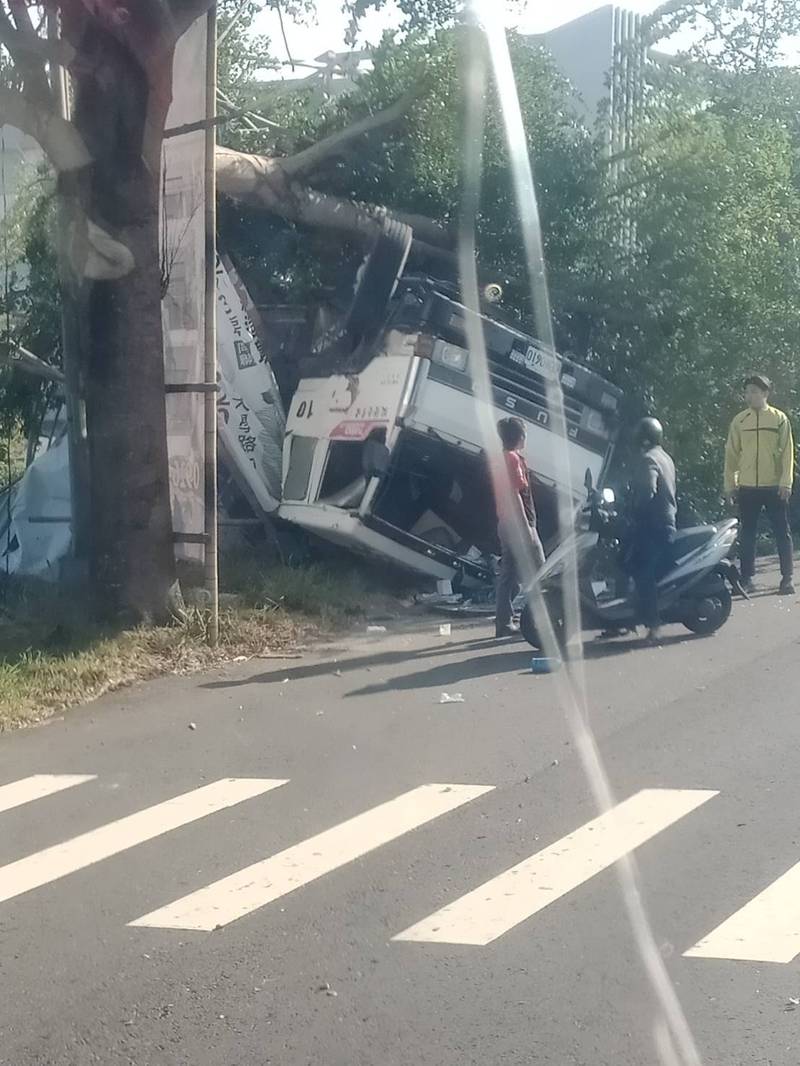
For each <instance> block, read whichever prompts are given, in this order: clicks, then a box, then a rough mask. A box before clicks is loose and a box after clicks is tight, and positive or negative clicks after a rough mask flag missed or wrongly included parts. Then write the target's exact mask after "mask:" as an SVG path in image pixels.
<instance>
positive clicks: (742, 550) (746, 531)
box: [739, 488, 793, 581]
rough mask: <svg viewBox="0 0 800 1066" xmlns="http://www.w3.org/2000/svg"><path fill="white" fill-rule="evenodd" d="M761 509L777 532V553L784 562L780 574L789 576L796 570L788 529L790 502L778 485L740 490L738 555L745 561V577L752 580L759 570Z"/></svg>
mask: <svg viewBox="0 0 800 1066" xmlns="http://www.w3.org/2000/svg"><path fill="white" fill-rule="evenodd" d="M762 510H766V512H767V517H768V518H769V521H770V524H771V526H772V532H773V533H774V534H775V542H776V544H777V547H778V556H779V558H780V561H781V575H782V577H784V578H787V579H788V578H790V577H791V576H792V570H793V552H792V533H791V530H790V528H789V504H788V502H787V501H786V500H782V499H781V498H780V495H779V494H778V490H777V489H776V488H767V489H749V488H743V489H739V516H740V519H741V529H740V531H739V558H740V560H741V563H742V577H743V578H744V580H745V581H749V580H750V579H751V578H752V576H753V574H754V573H755V572H756V534H757V532H758V519H759V518H760V516H761V512H762Z"/></svg>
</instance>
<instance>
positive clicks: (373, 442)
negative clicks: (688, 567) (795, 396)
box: [279, 275, 622, 583]
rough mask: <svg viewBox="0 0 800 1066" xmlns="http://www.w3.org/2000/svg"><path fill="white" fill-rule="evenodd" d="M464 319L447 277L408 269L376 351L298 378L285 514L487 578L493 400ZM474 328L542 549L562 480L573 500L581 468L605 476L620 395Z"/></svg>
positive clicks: (512, 337) (428, 568)
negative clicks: (518, 442) (563, 427)
mask: <svg viewBox="0 0 800 1066" xmlns="http://www.w3.org/2000/svg"><path fill="white" fill-rule="evenodd" d="M466 315H467V309H466V308H465V307H464V305H463V304H462V303H460V302H459V301H458V299H457V294H456V291H455V289H454V288H453V287H452V286H450V285H448V284H447V283H444V282H437V281H436V280H435V279H432V278H430V277H427V276H413V275H412V276H407V277H405V276H404V277H402V278H401V279H400V281H399V283H398V285H397V288H396V290H395V292H394V294H393V297H392V299H391V301H390V304H389V307H388V310H387V315H386V318H385V321H384V323H383V326H382V328H381V329H380V331H379V332H378V333H377V339H376V340H375V342H374V343H373V344H372V348H371V353H370V357H368V358H367V359H363V358H362V361H361V364H360V365H359V366H358V367H356V368H355V369H353V368H350V369H347V370H346V371H344V372H342V373H333V374H331V375H328V376H319V377H316V376H308V377H304V378H302V379H301V380H300V382H299V385H298V387H297V389H296V391H295V393H294V396H293V398H292V401H291V405H290V408H289V412H288V417H287V424H286V440H285V447H284V453H283V494H282V502H281V506H280V510H279V514H280V515H281V517H282V518H284V519H286V520H287V521H289V522H292V523H295V524H296V525H299V526H301V527H303V528H304V529H307V530H309V531H311V532H313V533H315V534H317V535H319V536H321V537H323V538H326V539H328V540H331V541H334V542H336V543H339V544H341V545H344V546H347V547H349V548H352V549H354V550H357V551H361V552H366V553H369V554H371V555H373V556H378V557H380V558H382V559H385V560H386V561H387V562H391V563H392V564H394V565H396V566H399V567H402V568H404V569H406V570H411V571H414V572H416V573H419V574H422V575H426V576H429V577H431V578H436V579H450V580H452V579H453V578H455V577H459V578H460V579H462V580H465V581H466V582H467V583H472V582H483V581H486V580H489V579H491V577H492V556H493V555H494V554H495V553H496V552H497V550H498V546H497V539H496V521H495V514H494V502H493V493H492V486H491V479H490V474H489V467H488V462H487V448H486V441H485V440H484V439H483V436H482V433H481V429H480V426H481V419H480V418H479V417H478V416H479V411H478V407H477V405H478V404H485V403H486V402H487V401H486V399H485V398H483V399H481V398H479V397H478V390H477V389H476V375H475V367H473V366H471V358H472V356H471V353H470V351H469V349H468V344H467V339H466V331H465V320H466ZM481 324H482V327H483V331H484V336H485V340H486V348H487V356H488V364H489V365H488V371H489V381H490V390H491V400H490V402H491V407H492V411H491V415H492V421H493V423H494V422H496V421H497V420H498V419H500V418H501V417H503V416H506V415H509V414H513V415H515V416H517V417H518V418H520V419H522V421H523V422H524V423H525V425H526V428H527V449H526V460H527V465H528V469H529V471H530V475H531V485H532V489H533V494H534V499H535V502H536V506H537V513H538V515H539V527H540V533H541V535H542V538H543V540H544V542H545V546H546V547H547V546H548V542H549V543H550V545H552V544H553V543H554V538H555V536H556V531H557V520H556V491H557V489H558V488H562V489H564V490H566V491H568V492H569V493H570V494H571V496H572V497H573V498H574V500H575V503H576V506H579V504H580V502H581V500H582V498H583V494H584V487H583V486H584V478H585V475H586V471H587V470H589V471H591V473H592V478H593V481H594V484H596V485H601V484H602V481H603V477H604V474H605V472H606V470H607V467H608V464H609V461H610V458H611V454H612V451H613V446H614V440H615V436H616V427H617V420H618V413H619V407H620V401H621V397H622V393H621V391H620V390H619V389H617V388H616V387H615V386H613V385H611V384H610V383H609V382H607V381H606V380H605V379H603V378H602V377H601V376H600V375H598V374H596V373H594V372H593V371H591V370H589V369H588V368H586V367H584V366H581V365H579V364H577V363H575V362H573V361H571V360H568V359H566V358H562V357H561V356H560V355H558V354H557V353H554V352H551V351H548V350H547V349H546V348H545V347H544V346H543V345H541V344H540V343H539V342H537V340H536V339H535V338H532V337H530V336H528V335H526V334H524V333H523V332H521V331H520V330H518V329H516V328H514V327H513V326H511V325H507V324H505V323H503V322H501V321H499V320H498V319H496V318H494V317H491V316H490V315H489V314H483V315H482V316H481ZM553 380H558V381H559V382H560V384H561V388H562V391H563V396H564V406H565V413H566V423H567V444H566V446H567V447H568V448H569V450H570V459H571V463H570V469H571V478H572V480H573V483H572V484H569V485H560V486H559V484H558V479H559V478H561V477H562V476H563V475H562V473H561V470H562V469H563V464H560V463H559V462H558V449H560V448H563V447H564V439H563V437H562V436H561V435H560V434H558V433H556V432H555V431H554V427H553V419H552V416H551V412H550V409H549V405H548V401H547V389H548V383H549V382H552V381H553ZM484 424H485V420H484Z"/></svg>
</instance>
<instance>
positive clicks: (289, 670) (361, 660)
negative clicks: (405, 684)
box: [200, 638, 498, 689]
mask: <svg viewBox="0 0 800 1066" xmlns="http://www.w3.org/2000/svg"><path fill="white" fill-rule="evenodd" d="M497 646H498V641H496V640H495V639H494V638H481V639H477V640H476V639H474V638H471V639H469V640H448V641H447V642H440V643H438V644H431V645H428V646H427V647H424V648H418V649H416V650H414V651H409V650H407V649H406V650H402V651H385V652H375V653H374V654H372V655H355V656H349V657H348V656H347V655H344V656H343V655H337V656H335V657H332V658H329V659H325V660H324V661H322V662H314V663H306V664H305V665H302V666H290V667H286V666H282V667H281V668H280V669H278V670H270V671H269V672H268V673H265V674H254V675H253V676H252V677H243V678H239V679H237V680H230V681H211V682H209V683H208V684H205V685H201V686H200V687H201V688H206V689H224V688H241V687H242V686H244V685H275V684H281V683H283V682H284V681H285V680H286V679H287V678H288V679H289V681H303V680H305V679H307V678H312V677H330V675H331V674H333V673H335V672H336V671H337V670H341V671H342V673H347V672H349V671H351V670H359V669H363V668H368V667H375V666H400V665H402V664H404V663H413V662H416V661H418V660H420V659H435V658H437V657H439V656H443V655H452V654H453V653H455V652H459V651H464V652H479V651H481V650H482V649H483V648H493V647H497Z"/></svg>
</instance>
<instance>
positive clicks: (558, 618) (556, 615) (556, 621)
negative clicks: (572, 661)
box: [519, 596, 567, 655]
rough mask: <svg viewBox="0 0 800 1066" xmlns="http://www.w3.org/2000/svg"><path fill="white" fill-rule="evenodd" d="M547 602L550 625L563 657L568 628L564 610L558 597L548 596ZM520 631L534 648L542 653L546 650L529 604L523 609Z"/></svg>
mask: <svg viewBox="0 0 800 1066" xmlns="http://www.w3.org/2000/svg"><path fill="white" fill-rule="evenodd" d="M545 602H546V604H547V610H548V612H549V614H550V624H551V625H552V627H553V633H554V634H555V638H556V644H557V645H558V649H559V652H560V653H561V654H562V655H563V654H565V648H566V643H567V640H566V627H565V625H564V608H563V605H562V603H561V599H560V597H558V596H546V597H545ZM519 630H520V633H521V634H522V636H523V638H524V639H525V640H526V641H527V642H528V643H529V644H530V646H531V647H532V648H538V649H539V650H540V651H545V650H546V649H545V646H544V642H543V641H542V638H541V636H540V634H539V630H538V628H537V625H536V620H535V618H534V615H533V610H532V608H531V605H530V604H529V603H526V604H525V606H524V608H523V609H522V613H521V615H520V618H519Z"/></svg>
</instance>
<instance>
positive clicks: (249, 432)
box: [217, 260, 286, 514]
mask: <svg viewBox="0 0 800 1066" xmlns="http://www.w3.org/2000/svg"><path fill="white" fill-rule="evenodd" d="M217 360H218V374H219V380H218V385H219V393H218V395H217V427H218V432H219V436H220V443H221V445H222V446H223V450H224V454H225V456H226V458H227V459H228V461H229V462H230V463H231V464H232V466H233V470H232V473H233V474H234V476H235V477H237V479H238V480H239V482H240V484H241V483H242V482H244V483H245V485H246V489H247V495H248V496H249V497H250V498H251V499H254V500H255V502H256V503H257V504H258V506H259V507H260V508H261V509H262V511H264V513H265V514H270V513H272V512H273V511H276V510H277V508H278V504H279V503H280V496H281V460H282V455H283V435H284V432H285V429H286V418H285V415H284V410H283V404H282V403H281V398H280V395H279V393H278V386H277V383H276V381H275V376H274V374H273V373H272V368H271V366H270V364H269V361H268V359H267V354H266V352H264V351H263V349H262V348H261V346H260V344H259V342H258V338H257V335H256V331H255V328H254V326H253V323H252V322H251V321H250V318H249V316H248V314H247V311H246V309H245V307H244V305H243V303H242V300H241V299H240V297H239V294H238V292H237V291H236V288H235V287H234V284H233V282H232V281H231V279H230V277H229V276H228V272H227V271H226V269H225V267H224V265H223V264H222V263H221V262H220V261H219V260H218V261H217Z"/></svg>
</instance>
